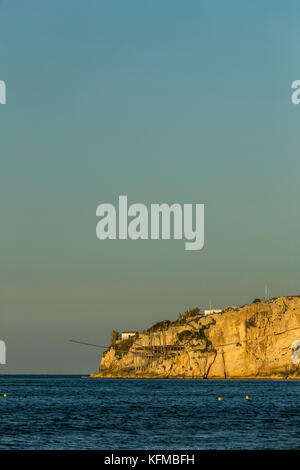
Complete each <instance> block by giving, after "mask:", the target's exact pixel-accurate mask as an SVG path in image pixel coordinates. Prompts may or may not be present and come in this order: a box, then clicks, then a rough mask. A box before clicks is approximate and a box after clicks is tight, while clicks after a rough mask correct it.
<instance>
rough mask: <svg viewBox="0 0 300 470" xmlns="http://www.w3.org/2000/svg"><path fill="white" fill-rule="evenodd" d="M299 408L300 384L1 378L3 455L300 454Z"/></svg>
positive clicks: (0, 437)
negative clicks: (90, 451) (231, 451)
mask: <svg viewBox="0 0 300 470" xmlns="http://www.w3.org/2000/svg"><path fill="white" fill-rule="evenodd" d="M4 393H6V394H7V397H6V398H4V397H3V394H4ZM246 395H248V396H249V400H248V401H247V400H246V399H245V396H246ZM218 397H222V401H218ZM299 404H300V381H290V382H288V381H221V380H217V381H209V380H204V381H203V380H139V379H138V380H126V379H97V380H92V379H82V378H80V377H79V376H5V375H2V376H0V449H300V411H299V406H300V405H299Z"/></svg>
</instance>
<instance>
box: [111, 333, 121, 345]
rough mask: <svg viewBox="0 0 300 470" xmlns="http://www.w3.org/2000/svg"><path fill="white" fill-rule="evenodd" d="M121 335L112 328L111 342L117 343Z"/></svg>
mask: <svg viewBox="0 0 300 470" xmlns="http://www.w3.org/2000/svg"><path fill="white" fill-rule="evenodd" d="M119 335H120V334H119V332H118V331H115V330H112V331H111V332H110V342H111V344H116V341H117V339H118V338H119Z"/></svg>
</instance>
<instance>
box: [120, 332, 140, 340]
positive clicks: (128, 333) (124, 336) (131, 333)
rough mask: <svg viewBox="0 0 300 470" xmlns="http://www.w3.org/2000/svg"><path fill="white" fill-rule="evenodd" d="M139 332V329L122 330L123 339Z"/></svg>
mask: <svg viewBox="0 0 300 470" xmlns="http://www.w3.org/2000/svg"><path fill="white" fill-rule="evenodd" d="M137 334H138V332H137V331H122V333H121V341H123V339H128V338H131V337H132V336H135V335H137Z"/></svg>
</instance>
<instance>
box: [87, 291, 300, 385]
mask: <svg viewBox="0 0 300 470" xmlns="http://www.w3.org/2000/svg"><path fill="white" fill-rule="evenodd" d="M299 340H300V297H279V298H277V299H272V300H268V301H260V302H255V303H253V304H251V305H245V306H243V307H240V308H234V307H229V308H228V309H225V310H224V311H223V312H222V313H217V314H213V315H209V316H206V317H200V316H196V315H192V316H189V315H188V316H186V317H185V318H182V317H181V318H179V320H177V321H175V322H168V321H165V322H161V323H159V324H156V325H154V326H153V327H152V328H150V329H149V330H146V331H144V332H142V333H140V334H139V335H138V336H136V337H134V338H132V339H130V340H125V341H120V342H117V343H116V344H115V345H113V346H110V348H109V349H108V350H107V351H106V352H105V353H104V355H103V358H102V361H101V364H100V368H99V372H98V373H96V374H92V377H157V378H158V377H161V378H163V377H164V378H167V377H169V378H281V379H287V378H299V379H300V364H298V363H297V362H299V359H298V358H300V342H299V343H298V344H297V341H299ZM297 348H299V356H298V354H297V350H298V349H297Z"/></svg>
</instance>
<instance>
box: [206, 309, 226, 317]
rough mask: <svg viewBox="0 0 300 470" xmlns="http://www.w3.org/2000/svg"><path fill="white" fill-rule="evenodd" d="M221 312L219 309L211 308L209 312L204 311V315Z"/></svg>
mask: <svg viewBox="0 0 300 470" xmlns="http://www.w3.org/2000/svg"><path fill="white" fill-rule="evenodd" d="M222 311H223V310H222V309H221V308H212V309H210V310H204V315H205V316H206V315H212V314H213V313H221V312H222Z"/></svg>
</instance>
